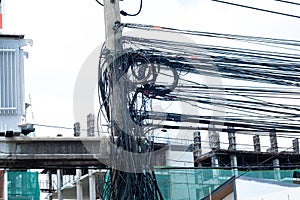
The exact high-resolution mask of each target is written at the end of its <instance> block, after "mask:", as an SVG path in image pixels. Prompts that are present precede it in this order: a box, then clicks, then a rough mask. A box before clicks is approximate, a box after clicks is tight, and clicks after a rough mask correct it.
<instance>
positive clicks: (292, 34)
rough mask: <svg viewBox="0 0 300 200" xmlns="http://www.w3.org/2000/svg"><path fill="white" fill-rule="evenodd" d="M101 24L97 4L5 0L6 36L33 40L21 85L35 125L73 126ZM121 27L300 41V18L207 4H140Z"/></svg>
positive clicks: (128, 2)
mask: <svg viewBox="0 0 300 200" xmlns="http://www.w3.org/2000/svg"><path fill="white" fill-rule="evenodd" d="M294 1H296V0H294ZM139 2H140V0H124V1H122V2H121V3H120V5H121V9H123V10H125V11H127V12H128V13H135V12H136V11H137V10H138V8H139ZM231 2H238V3H241V4H247V5H251V6H257V7H260V8H265V9H270V10H276V11H280V12H285V13H290V14H294V15H298V14H299V13H300V12H299V11H300V6H295V5H294V6H292V5H289V4H284V3H280V2H276V1H274V0H263V1H262V0H252V1H249V0H239V1H237V0H236V1H233V0H232V1H231ZM103 22H104V20H103V8H102V7H101V6H99V5H98V4H97V3H96V2H95V0H84V1H79V0H52V1H46V0H5V17H4V25H5V32H6V33H15V34H24V35H25V37H26V38H27V39H32V40H33V46H32V47H28V48H26V50H27V51H28V52H29V59H27V61H26V66H25V70H26V76H25V80H26V99H27V101H28V96H29V94H30V96H31V99H32V105H33V106H32V110H33V115H34V122H35V123H39V124H48V125H57V126H65V127H72V126H73V123H74V119H73V91H74V85H75V81H76V78H77V75H78V72H79V70H80V68H81V66H82V64H83V63H84V61H85V59H86V58H87V57H88V55H90V53H91V52H92V51H93V50H94V49H95V48H96V47H97V46H98V45H100V44H101V43H102V42H104V23H103ZM122 22H135V23H141V24H153V25H160V26H166V27H174V28H180V29H190V30H199V31H210V32H219V33H232V34H242V35H255V36H265V37H276V38H286V39H298V40H300V19H297V18H291V17H286V16H280V15H276V14H271V13H265V12H260V11H254V10H250V9H245V8H237V7H234V6H230V5H225V4H220V3H217V2H213V1H210V0H143V10H142V12H141V14H140V15H138V16H136V17H122ZM94 73H97V72H96V71H95V72H94ZM95 84H96V83H95ZM36 129H37V134H38V135H39V136H55V135H57V134H58V133H63V134H64V135H68V134H67V132H68V133H70V134H69V135H72V131H67V132H66V131H63V130H60V129H47V128H40V127H36Z"/></svg>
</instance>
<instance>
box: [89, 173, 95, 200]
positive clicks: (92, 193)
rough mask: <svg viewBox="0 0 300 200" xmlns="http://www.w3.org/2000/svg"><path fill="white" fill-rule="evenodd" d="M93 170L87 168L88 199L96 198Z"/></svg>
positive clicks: (93, 199)
mask: <svg viewBox="0 0 300 200" xmlns="http://www.w3.org/2000/svg"><path fill="white" fill-rule="evenodd" d="M93 172H94V170H92V169H89V191H90V200H95V199H96V179H95V175H94V173H93Z"/></svg>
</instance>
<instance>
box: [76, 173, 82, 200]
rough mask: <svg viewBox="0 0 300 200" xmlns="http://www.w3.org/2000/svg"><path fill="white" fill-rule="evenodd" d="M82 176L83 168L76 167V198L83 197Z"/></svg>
mask: <svg viewBox="0 0 300 200" xmlns="http://www.w3.org/2000/svg"><path fill="white" fill-rule="evenodd" d="M81 176H82V173H81V169H76V199H77V200H82V199H83V190H82V182H81V180H80V178H81Z"/></svg>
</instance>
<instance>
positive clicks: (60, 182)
mask: <svg viewBox="0 0 300 200" xmlns="http://www.w3.org/2000/svg"><path fill="white" fill-rule="evenodd" d="M62 179H63V173H62V170H61V169H58V170H57V196H58V200H63V199H64V197H63V191H62V186H63V180H62Z"/></svg>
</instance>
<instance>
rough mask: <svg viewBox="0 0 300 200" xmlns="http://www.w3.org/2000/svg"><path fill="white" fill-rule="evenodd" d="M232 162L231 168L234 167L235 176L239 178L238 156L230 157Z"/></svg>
mask: <svg viewBox="0 0 300 200" xmlns="http://www.w3.org/2000/svg"><path fill="white" fill-rule="evenodd" d="M230 160H231V167H233V175H235V176H238V169H237V166H238V164H237V157H236V155H230Z"/></svg>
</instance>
